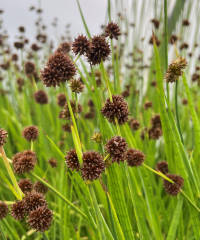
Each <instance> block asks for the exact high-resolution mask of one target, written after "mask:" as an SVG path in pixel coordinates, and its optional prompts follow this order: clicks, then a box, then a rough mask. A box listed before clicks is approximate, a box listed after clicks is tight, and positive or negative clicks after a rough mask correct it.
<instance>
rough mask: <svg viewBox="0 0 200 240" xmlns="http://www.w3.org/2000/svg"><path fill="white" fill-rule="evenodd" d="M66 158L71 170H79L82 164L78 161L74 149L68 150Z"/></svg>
mask: <svg viewBox="0 0 200 240" xmlns="http://www.w3.org/2000/svg"><path fill="white" fill-rule="evenodd" d="M65 159H66V164H67V167H68V168H70V169H71V170H76V171H79V168H80V165H79V161H78V156H77V154H76V151H75V150H74V149H72V150H70V151H69V152H67V155H66V156H65Z"/></svg>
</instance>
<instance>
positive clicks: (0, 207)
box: [0, 201, 9, 220]
mask: <svg viewBox="0 0 200 240" xmlns="http://www.w3.org/2000/svg"><path fill="white" fill-rule="evenodd" d="M8 211H9V210H8V206H7V204H6V203H4V202H2V201H0V220H1V219H3V218H5V217H6V216H7V214H8Z"/></svg>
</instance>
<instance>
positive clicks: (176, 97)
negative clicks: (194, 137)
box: [175, 81, 183, 143]
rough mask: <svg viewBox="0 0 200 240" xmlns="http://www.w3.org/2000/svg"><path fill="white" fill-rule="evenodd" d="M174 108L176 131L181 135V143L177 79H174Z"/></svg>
mask: <svg viewBox="0 0 200 240" xmlns="http://www.w3.org/2000/svg"><path fill="white" fill-rule="evenodd" d="M175 109H176V121H177V127H178V132H179V135H180V137H181V142H182V143H183V136H182V133H181V126H180V121H179V114H178V81H176V86H175Z"/></svg>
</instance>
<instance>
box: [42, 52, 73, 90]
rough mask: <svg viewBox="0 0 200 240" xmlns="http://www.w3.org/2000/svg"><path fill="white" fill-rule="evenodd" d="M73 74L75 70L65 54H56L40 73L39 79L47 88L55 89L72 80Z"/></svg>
mask: <svg viewBox="0 0 200 240" xmlns="http://www.w3.org/2000/svg"><path fill="white" fill-rule="evenodd" d="M75 73H76V69H75V66H74V64H73V62H72V61H71V59H70V58H69V57H68V56H67V55H66V54H63V53H60V52H56V53H55V54H54V55H52V56H51V57H50V58H49V60H48V62H47V65H46V66H45V68H44V69H43V70H42V71H41V77H42V80H43V83H44V85H46V86H47V87H51V86H53V87H56V86H59V85H60V84H61V83H64V82H66V81H68V80H70V79H71V78H73V77H74V75H75Z"/></svg>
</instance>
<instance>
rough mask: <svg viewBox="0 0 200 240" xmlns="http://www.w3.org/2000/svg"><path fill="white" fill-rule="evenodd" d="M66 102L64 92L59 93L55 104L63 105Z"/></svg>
mask: <svg viewBox="0 0 200 240" xmlns="http://www.w3.org/2000/svg"><path fill="white" fill-rule="evenodd" d="M66 102H67V99H66V96H65V94H64V93H60V94H58V95H57V104H58V106H60V107H64V106H65V104H66Z"/></svg>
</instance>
